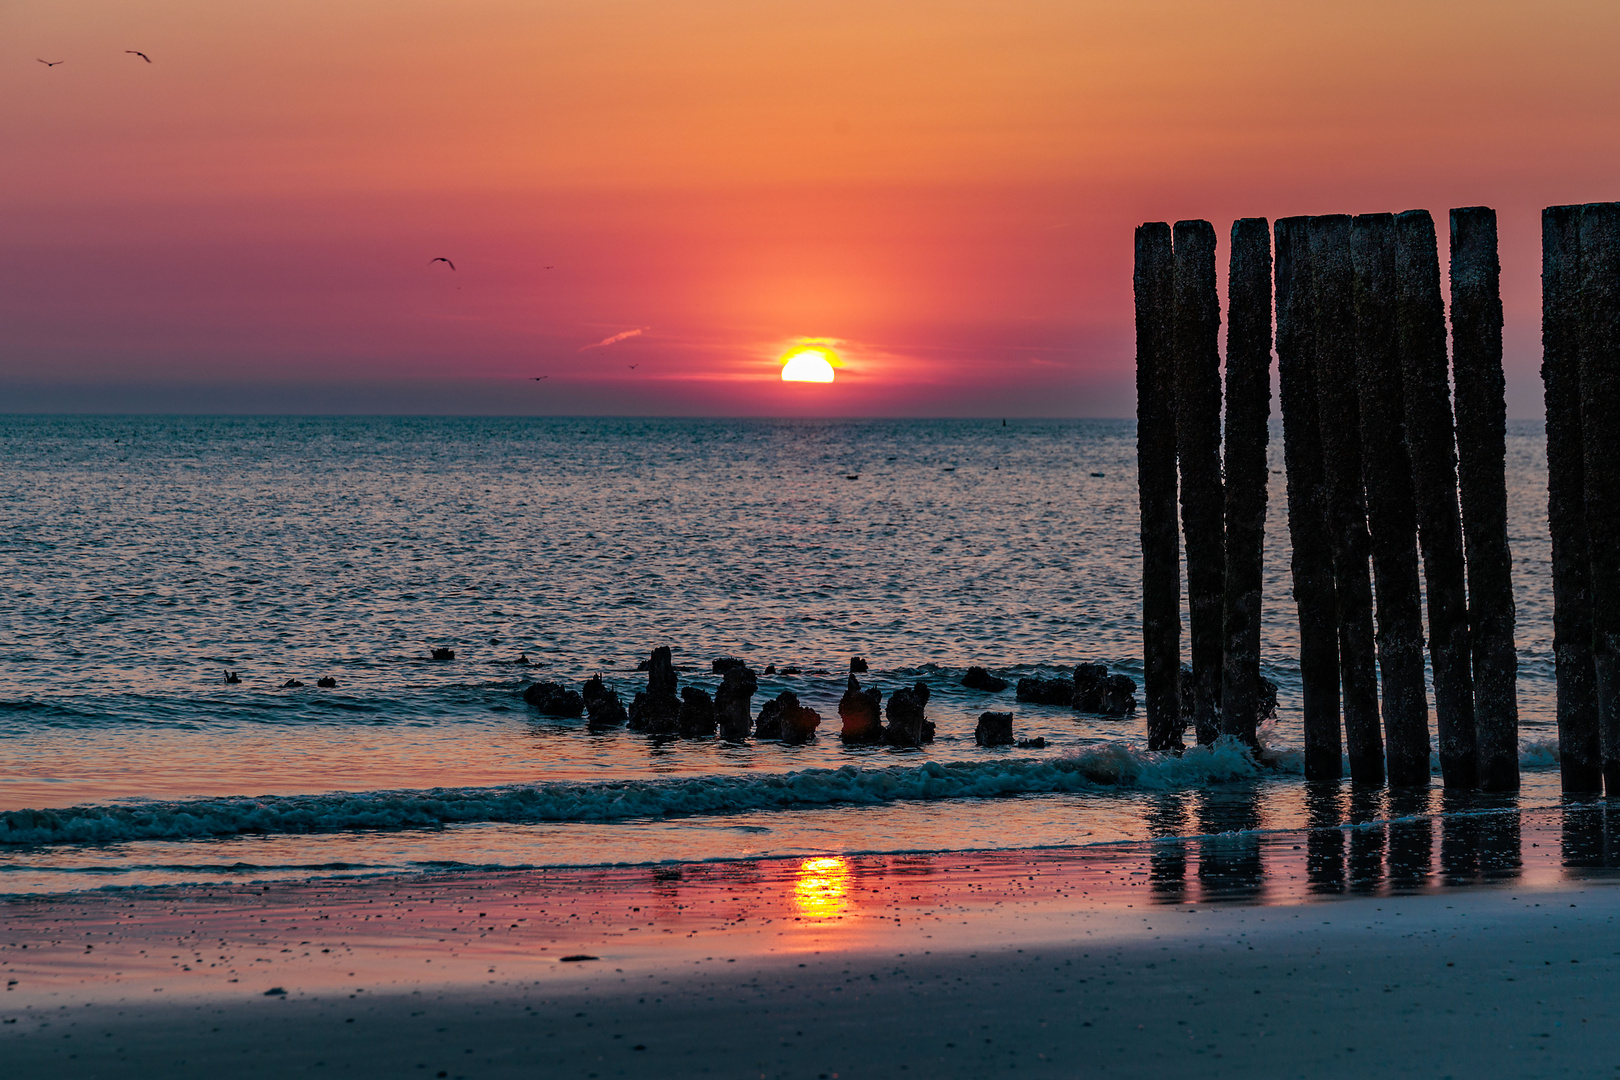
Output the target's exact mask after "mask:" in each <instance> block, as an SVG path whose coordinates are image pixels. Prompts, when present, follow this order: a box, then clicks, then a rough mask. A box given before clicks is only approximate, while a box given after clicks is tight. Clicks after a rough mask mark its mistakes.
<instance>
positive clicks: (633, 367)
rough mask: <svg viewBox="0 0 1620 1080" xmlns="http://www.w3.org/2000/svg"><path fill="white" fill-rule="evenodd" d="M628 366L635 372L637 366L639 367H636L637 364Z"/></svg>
mask: <svg viewBox="0 0 1620 1080" xmlns="http://www.w3.org/2000/svg"><path fill="white" fill-rule="evenodd" d="M627 366H628V367H629V368H630V370H631V371H634V370H636V367H637V366H638V365H636V364H629V365H627Z"/></svg>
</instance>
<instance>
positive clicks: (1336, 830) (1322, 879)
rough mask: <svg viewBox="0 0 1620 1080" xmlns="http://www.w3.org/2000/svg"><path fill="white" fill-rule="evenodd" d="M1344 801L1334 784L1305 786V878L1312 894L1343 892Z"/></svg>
mask: <svg viewBox="0 0 1620 1080" xmlns="http://www.w3.org/2000/svg"><path fill="white" fill-rule="evenodd" d="M1343 821H1344V799H1343V797H1342V794H1341V792H1340V790H1339V785H1338V784H1336V783H1333V782H1331V781H1316V782H1311V783H1307V784H1306V788H1305V823H1306V827H1307V829H1308V830H1309V831H1308V832H1307V833H1306V834H1305V876H1306V880H1308V881H1309V882H1310V889H1311V891H1312V892H1318V893H1337V892H1343V891H1344V832H1343V830H1342V829H1341V828H1340V826H1341V824H1342V823H1343Z"/></svg>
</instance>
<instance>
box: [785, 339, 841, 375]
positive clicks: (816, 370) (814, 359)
mask: <svg viewBox="0 0 1620 1080" xmlns="http://www.w3.org/2000/svg"><path fill="white" fill-rule="evenodd" d="M782 381H783V382H819V383H830V382H832V381H833V353H832V350H830V349H827V348H823V347H821V346H816V347H814V348H798V349H793V350H790V351H789V352H788V354H787V355H786V356H784V357H782Z"/></svg>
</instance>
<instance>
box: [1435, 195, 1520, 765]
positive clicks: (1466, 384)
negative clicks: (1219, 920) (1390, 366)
mask: <svg viewBox="0 0 1620 1080" xmlns="http://www.w3.org/2000/svg"><path fill="white" fill-rule="evenodd" d="M1451 363H1452V377H1453V381H1454V383H1455V384H1456V393H1457V484H1458V489H1459V491H1460V493H1461V495H1462V523H1463V544H1464V552H1465V554H1466V556H1467V559H1468V625H1469V644H1470V645H1471V647H1472V649H1473V661H1474V737H1475V741H1476V746H1475V753H1476V755H1477V761H1478V776H1477V780H1478V782H1479V786H1480V787H1481V788H1483V789H1484V790H1486V791H1514V790H1517V789H1518V787H1519V696H1518V688H1517V682H1518V677H1519V657H1518V653H1517V651H1516V650H1515V648H1514V644H1513V624H1514V608H1513V552H1512V551H1511V550H1509V548H1508V534H1507V475H1506V472H1505V470H1506V466H1507V401H1506V397H1505V395H1506V392H1507V383H1506V380H1505V379H1504V377H1503V375H1502V295H1501V267H1500V264H1499V263H1498V262H1497V255H1496V211H1495V210H1492V209H1491V208H1490V207H1487V206H1468V207H1463V208H1461V209H1457V210H1453V211H1452V212H1451Z"/></svg>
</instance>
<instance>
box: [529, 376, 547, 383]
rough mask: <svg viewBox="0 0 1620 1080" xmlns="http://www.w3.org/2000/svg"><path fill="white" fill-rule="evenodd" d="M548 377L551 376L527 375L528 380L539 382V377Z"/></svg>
mask: <svg viewBox="0 0 1620 1080" xmlns="http://www.w3.org/2000/svg"><path fill="white" fill-rule="evenodd" d="M549 378H551V376H550V375H530V376H529V381H530V382H539V381H540V380H541V379H549Z"/></svg>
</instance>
